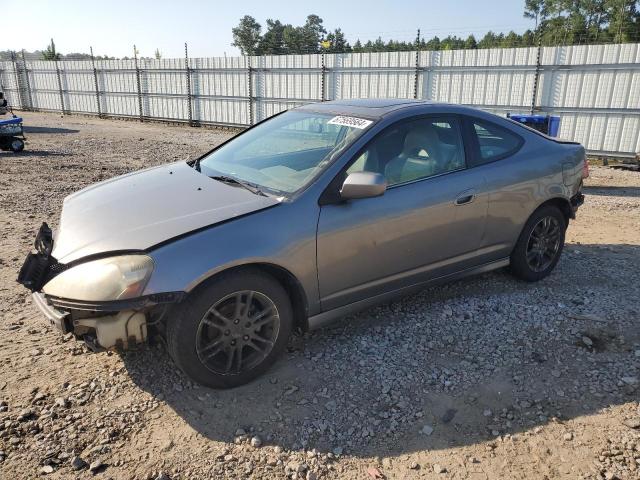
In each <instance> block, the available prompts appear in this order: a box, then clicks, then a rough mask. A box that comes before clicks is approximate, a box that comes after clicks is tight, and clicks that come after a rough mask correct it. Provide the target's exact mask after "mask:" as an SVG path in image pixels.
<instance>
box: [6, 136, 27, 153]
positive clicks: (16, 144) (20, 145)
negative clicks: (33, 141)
mask: <svg viewBox="0 0 640 480" xmlns="http://www.w3.org/2000/svg"><path fill="white" fill-rule="evenodd" d="M9 148H11V151H12V152H14V153H18V152H21V151H22V150H24V142H23V141H22V140H20V139H19V138H14V139H12V140H11V143H10V144H9Z"/></svg>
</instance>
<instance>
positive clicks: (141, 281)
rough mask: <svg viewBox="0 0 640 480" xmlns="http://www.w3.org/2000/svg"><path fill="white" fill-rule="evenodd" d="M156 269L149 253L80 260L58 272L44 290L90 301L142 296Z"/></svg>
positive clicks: (54, 294)
mask: <svg viewBox="0 0 640 480" xmlns="http://www.w3.org/2000/svg"><path fill="white" fill-rule="evenodd" d="M151 272H153V260H152V259H151V257H148V256H147V255H123V256H119V257H108V258H101V259H100V260H93V261H91V262H86V263H81V264H80V265H77V266H75V267H71V268H70V269H68V270H65V271H64V272H62V273H60V274H59V275H57V276H55V277H54V278H53V279H52V280H51V281H50V282H49V283H47V284H46V285H45V286H44V288H43V289H42V290H43V291H44V293H45V294H47V295H51V296H54V297H59V298H68V299H72V300H81V301H87V302H104V301H110V300H125V299H129V298H135V297H139V296H140V295H141V294H142V291H143V290H144V287H146V286H147V282H148V281H149V277H151Z"/></svg>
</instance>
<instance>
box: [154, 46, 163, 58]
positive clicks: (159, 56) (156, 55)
mask: <svg viewBox="0 0 640 480" xmlns="http://www.w3.org/2000/svg"><path fill="white" fill-rule="evenodd" d="M153 55H154V56H155V57H156V60H160V59H161V58H162V53H161V52H160V50H159V49H157V48H156V51H155V53H154V54H153Z"/></svg>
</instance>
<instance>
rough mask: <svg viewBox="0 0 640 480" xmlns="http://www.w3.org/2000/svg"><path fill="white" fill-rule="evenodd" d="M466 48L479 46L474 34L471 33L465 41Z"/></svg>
mask: <svg viewBox="0 0 640 480" xmlns="http://www.w3.org/2000/svg"><path fill="white" fill-rule="evenodd" d="M464 48H466V49H474V48H478V42H477V41H476V37H474V36H473V35H469V36H468V37H467V39H466V40H465V41H464Z"/></svg>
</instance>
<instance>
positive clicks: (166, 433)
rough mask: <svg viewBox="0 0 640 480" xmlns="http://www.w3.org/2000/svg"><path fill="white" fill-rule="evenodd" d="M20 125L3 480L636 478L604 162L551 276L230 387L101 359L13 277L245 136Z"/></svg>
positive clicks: (631, 253) (430, 310) (625, 328)
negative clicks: (147, 180)
mask: <svg viewBox="0 0 640 480" xmlns="http://www.w3.org/2000/svg"><path fill="white" fill-rule="evenodd" d="M24 118H25V124H26V125H27V126H28V127H29V128H28V129H27V136H28V139H29V141H28V143H27V147H26V150H25V152H24V153H23V154H20V155H14V154H9V153H7V154H4V153H0V302H1V304H2V307H3V308H2V311H1V312H0V315H1V317H0V332H1V333H0V477H1V478H36V477H41V476H42V475H48V476H51V477H52V478H69V477H72V478H76V477H77V478H92V477H94V473H93V472H95V477H96V478H127V479H128V478H165V479H166V478H173V479H178V478H198V479H199V478H265V479H267V478H269V479H272V478H306V479H312V478H332V479H333V478H339V479H351V478H363V479H364V478H372V477H371V475H372V474H371V472H378V473H380V474H381V475H384V476H385V477H386V478H402V479H404V478H409V479H411V478H457V479H487V478H488V479H494V478H495V479H503V478H532V479H533V478H535V479H539V478H550V479H551V478H553V479H555V478H571V479H574V478H592V479H597V478H598V479H599V478H605V476H606V478H620V479H624V480H626V479H635V478H639V476H640V474H639V470H638V468H639V467H640V464H639V462H640V433H639V430H638V428H637V427H634V425H637V424H638V419H640V411H639V410H638V408H639V406H638V400H639V399H640V394H639V390H638V377H639V374H640V372H639V370H640V328H639V321H640V307H639V305H638V271H640V234H639V233H638V232H640V195H638V191H640V174H638V173H634V172H624V171H615V170H611V169H608V168H602V167H592V169H591V177H590V178H589V180H588V181H587V186H586V189H585V191H586V194H587V197H586V203H585V205H584V206H583V207H582V208H581V210H580V212H579V217H578V219H577V220H576V221H574V222H572V223H571V225H570V227H569V230H568V232H567V246H566V249H565V252H564V253H563V257H562V259H561V261H560V263H559V264H558V267H557V269H556V270H555V272H554V273H553V274H552V275H551V276H550V277H549V278H547V279H545V280H544V281H542V282H540V283H537V284H525V283H521V282H518V281H516V280H514V279H513V278H512V277H511V276H509V275H508V273H506V272H504V271H499V272H493V273H491V274H487V275H483V276H481V277H477V278H471V279H465V280H463V281H460V282H456V283H453V284H450V285H444V286H441V287H437V288H430V289H427V290H425V291H423V292H421V293H419V294H417V295H414V296H411V297H406V298H404V299H401V300H398V301H396V302H393V303H389V304H387V305H383V306H380V307H378V308H375V309H371V310H368V311H365V312H362V313H360V314H358V315H355V316H352V317H351V318H348V319H345V320H344V321H342V322H339V323H337V324H335V325H333V326H331V327H329V328H325V329H322V330H320V331H317V332H313V333H310V334H307V335H305V336H304V337H303V338H297V339H295V340H294V341H293V342H292V344H291V348H290V349H289V351H288V352H287V354H286V355H285V357H284V358H283V359H282V360H280V361H279V362H278V363H277V364H276V366H275V367H274V368H273V369H272V370H271V371H270V372H268V374H267V375H265V376H263V377H262V378H260V379H258V380H257V381H255V382H253V383H251V384H250V385H246V386H243V387H241V388H237V389H234V390H231V391H215V390H210V389H206V388H202V387H199V386H198V385H194V384H193V383H192V382H190V381H189V380H188V379H187V378H185V377H184V376H183V375H182V374H181V373H180V372H178V371H177V369H176V368H175V366H174V365H173V364H172V362H171V361H170V360H169V358H168V357H167V355H166V353H165V351H164V349H163V347H162V346H161V345H151V346H149V347H146V348H142V349H140V350H138V351H133V352H129V353H126V354H124V355H117V354H110V353H101V354H92V353H89V352H88V351H87V350H86V349H85V348H84V347H83V345H82V344H81V343H77V342H76V341H75V340H73V339H70V338H68V337H66V338H65V337H62V336H60V335H59V334H57V333H56V332H54V331H52V330H51V329H50V328H49V327H48V326H46V325H45V323H44V322H43V319H42V317H41V316H40V315H39V314H38V313H37V311H36V309H35V307H34V306H33V305H32V304H31V302H30V299H29V297H28V295H27V292H26V291H25V290H24V289H22V288H21V287H20V286H19V285H18V284H16V283H15V278H16V274H17V270H18V269H19V267H20V265H21V262H22V260H23V258H24V255H25V254H26V252H27V251H28V250H29V248H30V246H31V243H32V241H33V237H34V235H35V232H36V230H37V229H38V227H39V225H40V223H41V222H42V221H43V220H46V221H49V222H50V223H51V224H52V225H54V226H55V224H56V223H57V220H58V215H59V213H60V207H61V203H62V199H63V198H64V197H65V196H66V195H68V194H70V193H72V192H73V191H76V190H78V189H79V188H82V187H84V186H86V185H89V184H92V183H95V182H97V181H100V180H103V179H106V178H110V177H113V176H115V175H118V174H122V173H126V172H129V171H132V170H136V169H140V168H144V167H147V166H151V165H157V164H160V163H165V162H172V161H176V160H181V159H188V158H193V157H194V156H196V155H199V154H201V153H203V152H206V151H207V150H209V149H210V148H211V147H212V146H213V145H215V144H217V143H219V142H221V141H223V140H224V139H226V138H228V136H229V135H230V133H229V132H226V131H222V130H208V129H201V128H189V127H185V126H167V125H162V124H140V123H139V122H133V121H131V122H127V121H113V120H99V119H93V118H85V117H78V116H67V117H64V118H61V117H60V116H58V115H54V114H33V113H25V114H24ZM583 337H588V339H589V340H586V342H585V339H584V338H583ZM589 342H591V345H588V343H589ZM367 472H369V473H367ZM376 475H377V473H376Z"/></svg>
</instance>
